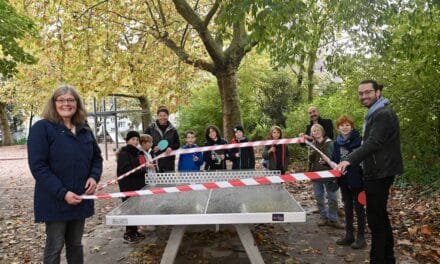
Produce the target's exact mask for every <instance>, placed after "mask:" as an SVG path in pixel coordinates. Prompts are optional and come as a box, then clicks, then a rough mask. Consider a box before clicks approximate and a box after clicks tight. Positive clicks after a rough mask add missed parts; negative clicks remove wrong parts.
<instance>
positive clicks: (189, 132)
mask: <svg viewBox="0 0 440 264" xmlns="http://www.w3.org/2000/svg"><path fill="white" fill-rule="evenodd" d="M188 134H192V135H194V136H195V135H196V132H194V130H187V131H186V132H185V137H187V136H188Z"/></svg>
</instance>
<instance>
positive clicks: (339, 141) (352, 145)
mask: <svg viewBox="0 0 440 264" xmlns="http://www.w3.org/2000/svg"><path fill="white" fill-rule="evenodd" d="M361 143H362V138H361V136H360V134H359V132H358V131H357V130H356V129H353V130H352V131H351V132H350V134H349V135H348V138H347V139H344V138H343V137H342V136H341V135H339V136H338V137H337V138H336V140H335V141H334V145H333V154H332V160H333V161H334V162H336V163H339V162H341V160H343V159H344V158H345V157H347V156H348V154H350V153H352V152H353V151H354V150H355V149H357V148H358V147H360V145H361ZM341 149H342V150H341ZM338 184H339V185H340V186H345V187H349V188H361V187H363V185H364V183H363V179H362V169H361V167H360V165H359V164H354V165H351V166H349V167H348V168H347V172H346V173H345V174H344V175H342V177H340V178H338Z"/></svg>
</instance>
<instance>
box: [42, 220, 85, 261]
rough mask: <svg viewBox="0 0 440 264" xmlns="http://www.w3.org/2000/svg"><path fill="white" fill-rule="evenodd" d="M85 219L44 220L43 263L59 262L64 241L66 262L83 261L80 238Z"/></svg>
mask: <svg viewBox="0 0 440 264" xmlns="http://www.w3.org/2000/svg"><path fill="white" fill-rule="evenodd" d="M84 224H85V219H80V220H70V221H59V222H46V247H45V248H44V264H59V263H60V257H61V251H62V250H63V246H64V243H66V259H67V263H74V264H77V263H78V264H81V263H84V256H83V246H82V243H81V239H82V236H83V233H84Z"/></svg>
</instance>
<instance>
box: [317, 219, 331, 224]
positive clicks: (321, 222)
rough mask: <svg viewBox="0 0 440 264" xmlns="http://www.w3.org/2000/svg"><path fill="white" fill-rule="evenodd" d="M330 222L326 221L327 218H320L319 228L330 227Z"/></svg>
mask: <svg viewBox="0 0 440 264" xmlns="http://www.w3.org/2000/svg"><path fill="white" fill-rule="evenodd" d="M328 222H329V220H327V219H325V218H320V219H319V221H318V226H326V225H328Z"/></svg>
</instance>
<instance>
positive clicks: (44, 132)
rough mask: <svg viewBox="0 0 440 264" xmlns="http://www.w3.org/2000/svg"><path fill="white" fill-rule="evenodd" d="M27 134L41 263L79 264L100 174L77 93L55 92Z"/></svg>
mask: <svg viewBox="0 0 440 264" xmlns="http://www.w3.org/2000/svg"><path fill="white" fill-rule="evenodd" d="M42 117H43V119H42V120H40V121H38V122H36V123H35V124H34V125H33V126H32V128H31V130H30V133H29V138H28V157H29V167H30V170H31V172H32V175H33V176H34V178H35V195H34V212H35V222H44V223H45V225H46V235H47V237H46V246H45V248H44V263H60V255H61V250H62V249H63V246H64V245H66V258H67V262H68V263H83V248H82V244H81V240H82V235H83V231H84V224H85V218H87V217H90V216H92V215H93V213H94V205H93V201H92V200H82V199H81V195H82V194H93V193H94V192H95V190H96V185H97V182H98V181H99V179H100V177H101V173H102V157H101V151H100V149H99V147H98V145H97V143H96V140H95V137H94V136H93V134H92V131H91V129H90V127H89V126H88V125H87V123H86V117H87V113H86V111H85V108H84V105H83V103H82V100H81V98H80V96H79V94H78V93H77V92H76V91H75V89H74V88H73V87H71V86H68V85H62V86H60V87H59V88H58V89H56V90H55V91H54V93H53V94H52V96H51V97H50V99H49V100H48V102H47V104H46V107H45V109H44V111H43V113H42Z"/></svg>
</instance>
